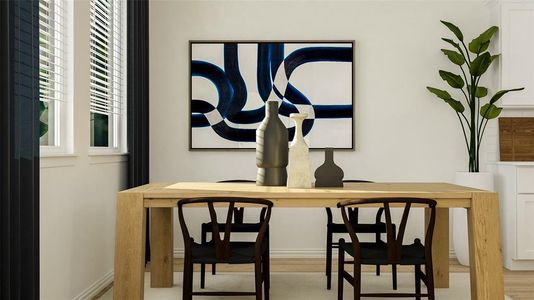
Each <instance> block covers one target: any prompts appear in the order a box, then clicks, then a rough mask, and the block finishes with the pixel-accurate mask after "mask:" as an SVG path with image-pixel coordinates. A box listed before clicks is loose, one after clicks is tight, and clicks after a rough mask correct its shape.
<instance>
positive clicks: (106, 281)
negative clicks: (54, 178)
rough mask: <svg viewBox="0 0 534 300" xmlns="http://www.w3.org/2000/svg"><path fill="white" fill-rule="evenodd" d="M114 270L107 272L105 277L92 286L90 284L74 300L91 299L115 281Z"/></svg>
mask: <svg viewBox="0 0 534 300" xmlns="http://www.w3.org/2000/svg"><path fill="white" fill-rule="evenodd" d="M113 275H114V272H113V270H111V271H109V272H108V273H106V274H105V275H104V276H103V277H101V278H100V279H98V280H97V281H95V282H94V283H93V284H92V285H91V286H89V287H88V288H87V289H85V291H83V292H81V293H80V294H79V295H78V296H76V297H74V299H73V300H91V299H93V298H94V297H95V296H96V295H98V294H99V293H100V292H101V291H102V290H103V289H105V288H106V287H107V286H108V285H110V284H111V283H112V282H113Z"/></svg>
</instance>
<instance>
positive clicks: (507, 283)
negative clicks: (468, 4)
mask: <svg viewBox="0 0 534 300" xmlns="http://www.w3.org/2000/svg"><path fill="white" fill-rule="evenodd" d="M182 268H183V260H182V259H175V260H174V271H176V272H180V271H181V270H182ZM206 269H207V270H206V271H207V272H211V269H210V267H209V266H208V267H207V268H206ZM324 269H325V265H324V259H323V258H294V259H288V258H271V272H324ZM332 269H333V270H337V265H336V264H334V266H333V268H332ZM382 269H383V272H390V270H389V269H387V268H385V267H383V268H382ZM149 270H150V265H149V266H148V267H147V271H149ZM374 270H375V269H374V266H367V267H366V268H364V270H363V271H364V272H374ZM198 271H200V269H199V268H198V269H197V270H195V272H198ZM217 271H220V272H252V271H253V269H252V265H224V264H221V265H217ZM412 271H413V270H412V269H411V268H407V267H400V268H399V272H412ZM450 271H451V272H456V273H468V272H469V268H468V267H464V266H461V265H460V264H458V261H457V260H455V259H454V260H453V259H451V260H450ZM325 280H326V279H325ZM325 282H326V281H325ZM111 287H112V284H111V285H110V286H108V287H107V288H106V289H104V290H103V291H102V292H101V293H100V294H99V295H98V296H97V297H96V298H94V299H99V298H100V296H101V295H103V294H105V292H106V291H107V290H109V289H110V288H111ZM504 290H505V294H506V295H507V296H509V297H511V298H512V300H534V271H521V272H519V271H513V272H512V271H508V270H505V272H504Z"/></svg>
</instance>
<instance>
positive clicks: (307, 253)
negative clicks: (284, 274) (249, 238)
mask: <svg viewBox="0 0 534 300" xmlns="http://www.w3.org/2000/svg"><path fill="white" fill-rule="evenodd" d="M336 253H337V252H335V253H334V255H335V254H336ZM325 255H326V253H325V251H324V249H271V257H272V258H323V257H325ZM174 257H175V258H183V257H184V249H182V248H174ZM449 258H456V254H455V253H454V249H449Z"/></svg>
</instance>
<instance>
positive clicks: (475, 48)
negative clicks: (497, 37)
mask: <svg viewBox="0 0 534 300" xmlns="http://www.w3.org/2000/svg"><path fill="white" fill-rule="evenodd" d="M498 30H499V27H497V26H492V27H490V28H488V29H487V30H486V31H484V32H483V33H481V34H480V35H479V36H478V37H476V38H474V39H473V40H472V41H471V43H469V51H471V52H473V53H475V54H480V53H482V52H484V51H486V50H488V47H489V44H490V41H491V38H492V37H493V35H494V34H495V32H497V31H498Z"/></svg>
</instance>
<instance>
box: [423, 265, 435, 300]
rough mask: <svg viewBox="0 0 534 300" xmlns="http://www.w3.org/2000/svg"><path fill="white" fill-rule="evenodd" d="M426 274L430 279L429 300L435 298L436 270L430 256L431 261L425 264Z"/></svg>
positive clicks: (428, 279)
mask: <svg viewBox="0 0 534 300" xmlns="http://www.w3.org/2000/svg"><path fill="white" fill-rule="evenodd" d="M425 275H426V278H427V281H428V285H427V286H426V288H427V290H428V300H434V299H435V295H434V270H433V268H432V258H430V262H427V263H426V264H425Z"/></svg>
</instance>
